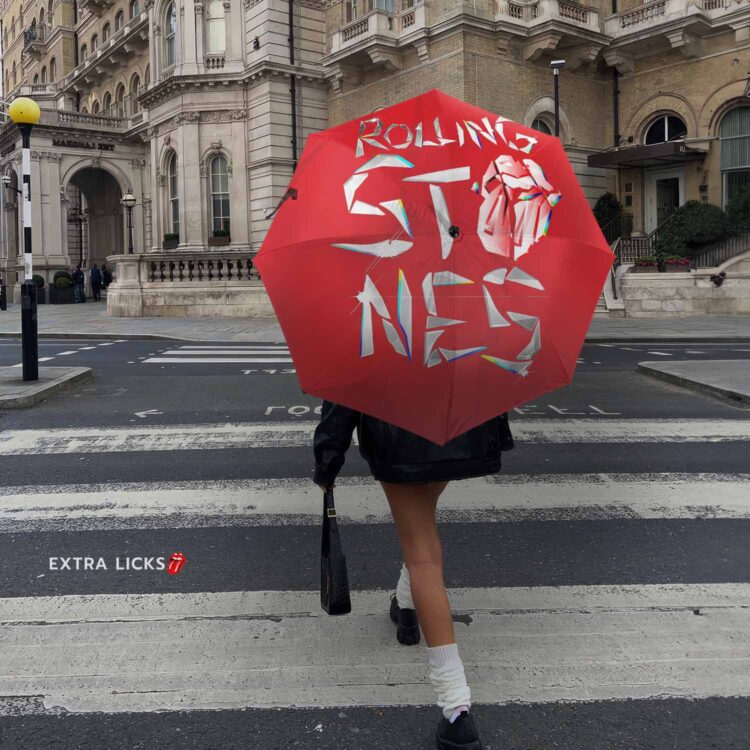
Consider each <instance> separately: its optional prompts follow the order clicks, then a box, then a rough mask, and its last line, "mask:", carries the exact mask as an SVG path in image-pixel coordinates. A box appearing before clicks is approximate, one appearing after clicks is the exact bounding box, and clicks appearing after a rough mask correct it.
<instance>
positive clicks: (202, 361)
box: [143, 357, 292, 365]
mask: <svg viewBox="0 0 750 750" xmlns="http://www.w3.org/2000/svg"><path fill="white" fill-rule="evenodd" d="M291 361H292V359H291V358H289V357H287V358H285V359H269V358H260V357H255V358H252V357H222V358H221V359H216V358H209V357H200V358H198V357H192V358H191V357H149V358H148V359H144V360H143V363H144V364H155V365H207V364H221V363H223V364H238V363H247V362H256V363H258V362H291Z"/></svg>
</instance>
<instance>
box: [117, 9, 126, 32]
mask: <svg viewBox="0 0 750 750" xmlns="http://www.w3.org/2000/svg"><path fill="white" fill-rule="evenodd" d="M124 25H125V14H124V13H123V12H122V11H119V12H118V13H117V15H116V16H115V31H119V30H120V29H121V28H122V27H123V26H124Z"/></svg>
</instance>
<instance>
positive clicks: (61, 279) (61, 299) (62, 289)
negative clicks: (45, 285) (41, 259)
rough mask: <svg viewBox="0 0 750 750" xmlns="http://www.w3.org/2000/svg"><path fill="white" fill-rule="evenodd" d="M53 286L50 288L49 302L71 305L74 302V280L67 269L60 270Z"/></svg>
mask: <svg viewBox="0 0 750 750" xmlns="http://www.w3.org/2000/svg"><path fill="white" fill-rule="evenodd" d="M58 273H60V274H65V275H60V276H58V275H57V274H55V276H57V278H56V279H55V281H54V283H53V284H52V286H51V287H50V288H49V302H50V304H51V305H69V304H72V303H73V301H74V299H75V297H74V294H73V281H72V280H71V278H70V274H69V273H68V272H67V271H58Z"/></svg>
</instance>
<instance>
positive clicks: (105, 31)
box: [102, 23, 112, 42]
mask: <svg viewBox="0 0 750 750" xmlns="http://www.w3.org/2000/svg"><path fill="white" fill-rule="evenodd" d="M111 31H112V27H111V26H110V25H109V24H108V23H105V24H104V28H103V29H102V41H103V42H106V41H107V39H109V36H110V33H111Z"/></svg>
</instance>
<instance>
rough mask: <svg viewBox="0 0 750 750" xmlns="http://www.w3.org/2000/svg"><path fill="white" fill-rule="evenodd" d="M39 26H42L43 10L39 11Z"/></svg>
mask: <svg viewBox="0 0 750 750" xmlns="http://www.w3.org/2000/svg"><path fill="white" fill-rule="evenodd" d="M39 25H40V26H44V8H42V9H41V10H40V11H39Z"/></svg>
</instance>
